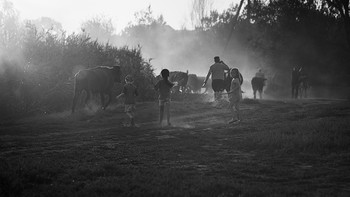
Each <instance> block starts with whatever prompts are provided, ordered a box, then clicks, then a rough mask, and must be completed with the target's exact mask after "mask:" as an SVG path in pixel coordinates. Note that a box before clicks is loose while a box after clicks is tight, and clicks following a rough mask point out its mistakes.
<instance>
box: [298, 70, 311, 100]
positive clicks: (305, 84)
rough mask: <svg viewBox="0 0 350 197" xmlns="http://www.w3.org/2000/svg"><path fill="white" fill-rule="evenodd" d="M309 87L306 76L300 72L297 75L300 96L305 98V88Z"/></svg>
mask: <svg viewBox="0 0 350 197" xmlns="http://www.w3.org/2000/svg"><path fill="white" fill-rule="evenodd" d="M308 88H309V80H308V76H307V74H305V73H300V76H299V92H300V98H303V97H304V98H307V89H308Z"/></svg>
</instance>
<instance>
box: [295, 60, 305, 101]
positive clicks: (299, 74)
mask: <svg viewBox="0 0 350 197" xmlns="http://www.w3.org/2000/svg"><path fill="white" fill-rule="evenodd" d="M308 88H309V83H308V76H307V74H306V73H305V71H304V70H303V68H302V67H299V69H298V68H296V67H294V68H293V70H292V98H295V99H297V98H298V97H299V96H300V98H302V97H303V96H304V97H305V98H306V96H307V89H308ZM299 93H300V95H299Z"/></svg>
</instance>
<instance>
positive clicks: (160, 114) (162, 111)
mask: <svg viewBox="0 0 350 197" xmlns="http://www.w3.org/2000/svg"><path fill="white" fill-rule="evenodd" d="M163 114H164V104H163V105H160V106H159V125H162V121H163Z"/></svg>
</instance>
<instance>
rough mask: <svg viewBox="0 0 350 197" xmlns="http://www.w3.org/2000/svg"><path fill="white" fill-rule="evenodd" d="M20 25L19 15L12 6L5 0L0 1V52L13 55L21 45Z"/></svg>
mask: <svg viewBox="0 0 350 197" xmlns="http://www.w3.org/2000/svg"><path fill="white" fill-rule="evenodd" d="M22 30H23V29H22V25H21V22H20V20H19V14H18V12H17V11H16V10H15V8H14V7H13V4H12V3H11V2H10V1H7V0H1V1H0V51H4V52H6V53H7V54H12V53H14V52H15V51H14V50H16V49H18V48H20V47H19V46H20V45H21V44H22V43H21V42H20V41H21V39H20V38H21V36H22V35H23V34H22Z"/></svg>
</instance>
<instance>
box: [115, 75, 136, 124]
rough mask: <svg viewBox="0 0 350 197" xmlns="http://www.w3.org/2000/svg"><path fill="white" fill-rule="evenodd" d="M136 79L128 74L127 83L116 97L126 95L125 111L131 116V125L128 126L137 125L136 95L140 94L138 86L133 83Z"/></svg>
mask: <svg viewBox="0 0 350 197" xmlns="http://www.w3.org/2000/svg"><path fill="white" fill-rule="evenodd" d="M133 82H134V79H133V77H132V76H131V75H127V76H126V77H125V83H126V84H125V85H124V87H123V91H122V93H121V94H119V95H118V96H117V97H116V98H117V99H119V98H120V97H122V96H125V100H124V106H125V112H126V115H128V116H129V118H130V125H127V126H131V127H134V126H135V120H134V118H135V111H136V96H138V93H137V88H136V86H135V85H134V84H133Z"/></svg>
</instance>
